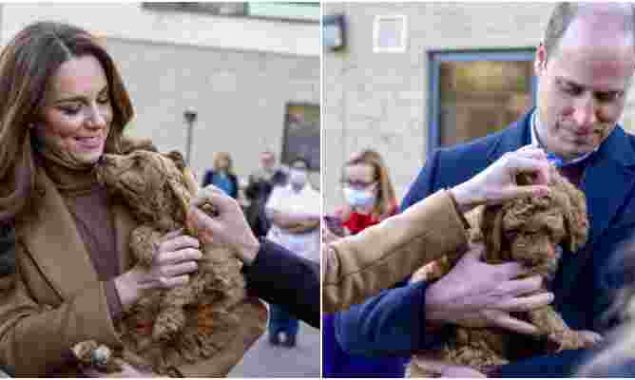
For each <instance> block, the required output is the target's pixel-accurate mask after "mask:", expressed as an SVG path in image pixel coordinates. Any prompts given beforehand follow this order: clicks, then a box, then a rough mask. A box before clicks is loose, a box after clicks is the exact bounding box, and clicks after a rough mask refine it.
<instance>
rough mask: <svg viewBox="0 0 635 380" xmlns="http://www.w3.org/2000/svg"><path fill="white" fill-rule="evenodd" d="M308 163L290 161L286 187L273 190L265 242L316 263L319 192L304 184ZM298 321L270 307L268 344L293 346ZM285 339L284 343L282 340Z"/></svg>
mask: <svg viewBox="0 0 635 380" xmlns="http://www.w3.org/2000/svg"><path fill="white" fill-rule="evenodd" d="M308 166H309V165H308V163H307V161H306V160H304V159H303V158H296V159H294V160H293V161H292V162H291V165H290V169H289V177H288V178H289V180H288V183H287V185H286V186H278V187H274V189H273V191H272V192H271V195H270V196H269V200H268V201H267V204H266V205H265V212H266V214H267V216H268V217H269V219H270V220H271V223H272V226H271V229H270V230H269V232H268V233H267V239H269V240H271V241H273V242H275V243H277V244H279V245H281V246H283V247H285V248H286V249H288V250H289V251H291V252H293V253H295V254H297V255H299V256H302V257H304V258H306V259H308V260H312V261H315V262H318V263H319V261H320V193H319V192H317V191H316V190H315V189H313V188H312V187H311V185H310V184H309V183H308V181H307V170H308ZM298 327H299V324H298V320H297V319H295V318H293V317H292V316H291V315H290V314H289V313H288V311H287V310H286V309H285V308H284V307H282V306H280V305H271V307H270V316H269V342H270V343H271V344H273V345H278V344H281V343H282V344H284V345H285V346H287V347H293V346H295V344H296V335H297V332H298ZM282 336H284V341H281V337H282Z"/></svg>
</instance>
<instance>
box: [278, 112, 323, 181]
mask: <svg viewBox="0 0 635 380" xmlns="http://www.w3.org/2000/svg"><path fill="white" fill-rule="evenodd" d="M285 108H286V109H285V118H284V133H283V137H282V158H281V161H282V163H284V164H287V165H288V164H289V163H290V162H291V160H293V159H294V158H295V157H297V156H302V157H304V158H305V159H307V160H308V161H309V169H310V170H311V171H318V170H320V106H319V104H311V103H292V102H290V103H287V104H286V106H285Z"/></svg>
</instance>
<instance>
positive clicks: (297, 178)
mask: <svg viewBox="0 0 635 380" xmlns="http://www.w3.org/2000/svg"><path fill="white" fill-rule="evenodd" d="M306 177H307V174H306V171H304V170H298V169H291V170H289V183H291V184H292V185H294V186H298V187H302V186H304V185H305V184H306Z"/></svg>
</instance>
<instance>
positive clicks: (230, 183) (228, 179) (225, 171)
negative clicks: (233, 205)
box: [203, 152, 238, 199]
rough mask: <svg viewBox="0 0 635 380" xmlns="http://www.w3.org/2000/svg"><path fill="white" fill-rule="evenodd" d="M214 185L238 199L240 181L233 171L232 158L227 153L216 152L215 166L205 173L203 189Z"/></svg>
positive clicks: (214, 157) (214, 156)
mask: <svg viewBox="0 0 635 380" xmlns="http://www.w3.org/2000/svg"><path fill="white" fill-rule="evenodd" d="M207 185H214V186H216V187H218V188H219V189H221V190H223V191H224V192H225V194H227V195H229V196H230V197H232V198H234V199H238V179H237V178H236V174H234V171H233V169H232V158H231V156H230V155H229V153H227V152H216V153H214V155H213V166H212V169H211V170H207V171H206V172H205V176H204V177H203V187H205V186H207Z"/></svg>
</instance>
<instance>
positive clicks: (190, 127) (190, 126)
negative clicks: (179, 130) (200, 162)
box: [183, 107, 197, 166]
mask: <svg viewBox="0 0 635 380" xmlns="http://www.w3.org/2000/svg"><path fill="white" fill-rule="evenodd" d="M196 115H197V113H196V110H195V109H193V108H191V107H190V108H187V109H186V110H185V111H184V112H183V117H185V122H186V123H187V145H186V147H185V162H186V163H187V166H190V164H191V162H190V159H191V157H192V156H191V155H192V135H193V134H194V133H193V132H194V122H195V121H196Z"/></svg>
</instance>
